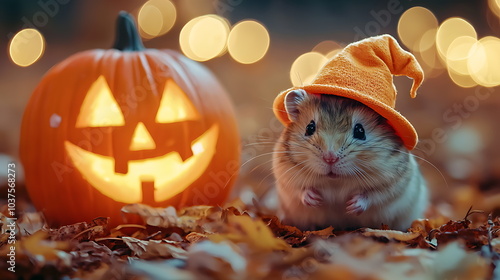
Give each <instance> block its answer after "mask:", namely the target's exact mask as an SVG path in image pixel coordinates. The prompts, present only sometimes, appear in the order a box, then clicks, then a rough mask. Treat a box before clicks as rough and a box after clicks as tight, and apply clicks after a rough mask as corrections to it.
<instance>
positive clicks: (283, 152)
mask: <svg viewBox="0 0 500 280" xmlns="http://www.w3.org/2000/svg"><path fill="white" fill-rule="evenodd" d="M288 153H289V152H287V151H273V152H268V153H263V154H260V155H256V156H254V157H252V158H251V159H248V160H247V161H245V162H244V163H243V164H242V165H241V166H240V168H241V167H244V166H245V165H246V164H248V163H249V162H250V161H252V160H255V159H257V158H260V157H263V156H268V155H273V154H288ZM294 153H295V154H305V153H302V152H294Z"/></svg>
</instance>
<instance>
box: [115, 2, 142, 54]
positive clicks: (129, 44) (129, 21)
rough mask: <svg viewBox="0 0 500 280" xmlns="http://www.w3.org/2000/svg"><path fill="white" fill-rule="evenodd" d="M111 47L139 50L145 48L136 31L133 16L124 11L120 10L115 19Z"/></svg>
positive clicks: (121, 49) (122, 49)
mask: <svg viewBox="0 0 500 280" xmlns="http://www.w3.org/2000/svg"><path fill="white" fill-rule="evenodd" d="M113 49H117V50H120V51H141V50H144V49H145V47H144V45H143V44H142V40H141V37H140V36H139V33H138V32H137V27H136V25H135V21H134V18H133V17H132V15H131V14H129V13H127V12H125V11H121V12H120V13H119V14H118V19H117V20H116V38H115V43H114V44H113Z"/></svg>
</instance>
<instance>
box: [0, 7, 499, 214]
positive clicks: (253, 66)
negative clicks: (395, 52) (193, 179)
mask: <svg viewBox="0 0 500 280" xmlns="http://www.w3.org/2000/svg"><path fill="white" fill-rule="evenodd" d="M120 10H126V11H129V12H130V13H132V14H133V15H134V16H135V17H136V19H137V21H138V23H139V26H140V29H141V35H142V37H143V40H144V41H145V43H144V44H145V45H146V47H148V48H158V49H163V48H168V49H175V50H179V51H182V52H183V53H184V54H185V55H186V56H188V57H190V58H191V59H194V60H198V61H202V63H203V64H205V65H206V66H207V67H208V68H210V69H211V70H212V71H213V72H214V73H215V74H216V75H217V76H218V77H219V79H220V80H221V82H222V83H223V84H224V86H225V87H226V89H227V90H228V92H229V93H230V96H231V98H232V100H233V102H234V106H235V108H236V113H237V121H238V124H239V129H240V133H241V139H242V149H243V158H242V164H243V166H242V170H241V174H240V179H239V181H238V183H237V186H236V192H237V193H238V194H240V195H241V194H243V195H242V197H243V198H244V199H251V198H252V197H253V196H257V198H261V199H263V198H265V196H266V194H267V193H268V190H269V188H270V186H272V182H273V178H272V175H271V173H270V172H271V171H270V159H271V156H270V154H268V153H269V152H270V151H271V150H272V141H273V139H275V138H276V137H277V135H278V134H279V132H280V130H281V126H280V124H279V122H278V121H277V120H276V119H275V118H274V115H273V114H272V110H271V106H272V102H273V100H274V97H275V96H276V94H277V93H279V92H280V91H281V90H284V89H287V88H288V87H290V86H292V85H300V84H305V83H308V81H310V80H311V79H312V78H313V77H314V75H315V73H316V71H318V69H319V68H320V67H321V65H322V64H323V63H325V62H326V61H327V60H328V59H329V58H330V57H332V56H333V55H334V54H335V53H336V52H337V51H338V50H339V49H341V48H342V47H343V46H345V45H346V44H348V43H350V42H353V41H357V40H359V39H362V38H364V37H368V36H372V35H378V34H383V33H389V34H391V35H393V36H394V37H396V38H397V39H398V40H399V41H400V42H401V44H402V45H403V46H404V47H405V48H406V49H407V50H410V51H411V52H413V53H414V54H415V55H416V57H417V58H418V60H419V61H420V63H421V65H422V67H423V68H424V71H425V74H426V81H425V82H424V85H423V86H422V87H421V89H420V90H419V95H418V97H417V98H416V99H411V98H410V97H409V94H408V93H409V88H410V86H411V80H409V79H406V78H395V83H396V86H397V88H398V92H399V95H398V96H399V98H398V103H397V108H398V109H399V110H400V111H401V112H402V113H403V115H405V116H406V117H407V118H408V119H409V120H410V121H411V122H412V123H413V125H414V126H415V127H416V129H417V131H418V132H419V135H420V143H419V146H418V148H417V150H416V151H415V154H416V155H417V156H419V157H420V158H421V159H420V163H421V166H422V169H423V171H424V173H425V174H426V177H427V178H428V181H429V184H430V188H431V190H432V193H433V201H434V205H435V209H434V210H437V211H439V212H441V213H443V214H446V215H450V216H455V217H456V216H458V217H463V216H464V215H465V212H466V211H467V209H468V208H469V207H470V206H471V205H473V206H474V208H476V209H482V210H485V211H492V210H495V209H496V208H500V192H499V190H500V188H499V187H500V145H498V141H497V137H500V134H499V130H498V128H499V125H498V123H499V121H500V93H498V92H497V91H498V90H497V86H498V85H500V39H499V38H498V37H500V20H499V18H500V1H498V0H480V1H470V0H447V1H432V0H425V1H424V0H422V1H407V0H384V1H369V0H365V1H355V2H353V1H328V0H323V1H306V0H289V1H284V0H272V1H262V0H260V1H256V0H171V1H169V0H149V1H146V0H134V1H116V0H109V1H96V0H89V1H83V0H41V1H18V0H2V1H0V36H1V37H0V38H2V39H0V48H1V52H0V53H1V58H0V166H1V168H2V169H1V170H0V191H1V192H0V193H1V195H0V198H4V196H5V194H6V191H2V190H5V188H3V187H4V184H5V183H6V181H7V180H6V179H4V177H2V176H5V173H6V170H5V169H6V168H5V166H6V165H7V162H10V161H12V160H14V161H16V160H17V158H18V142H19V128H20V124H21V119H22V115H23V110H24V107H25V106H26V103H27V101H28V99H29V97H30V95H31V92H32V91H33V89H34V88H35V87H36V85H37V83H38V82H39V81H40V79H41V77H42V76H43V75H44V73H45V72H46V71H47V70H48V69H49V68H50V67H52V66H53V65H55V64H57V63H58V62H60V61H62V60H64V59H65V58H67V57H68V56H70V55H72V54H74V53H76V52H80V51H83V50H88V49H94V48H109V47H110V46H111V45H112V42H113V40H114V28H115V19H116V15H117V14H118V12H119V11H120ZM497 36H498V37H497ZM33 141H37V140H36V139H33ZM18 180H19V181H18V186H19V187H18V188H19V191H22V180H20V179H19V178H18ZM262 201H265V199H263V200H262Z"/></svg>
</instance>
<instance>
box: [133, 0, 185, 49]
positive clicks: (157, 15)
mask: <svg viewBox="0 0 500 280" xmlns="http://www.w3.org/2000/svg"><path fill="white" fill-rule="evenodd" d="M176 18H177V11H176V9H175V6H174V4H173V3H172V2H170V1H169V0H149V1H147V2H146V3H144V5H142V7H141V9H140V10H139V14H138V15H137V23H138V25H139V32H140V33H141V36H142V37H143V38H146V39H151V38H154V37H157V36H161V35H164V34H165V33H167V32H168V31H169V30H170V29H172V27H173V26H174V23H175V20H176Z"/></svg>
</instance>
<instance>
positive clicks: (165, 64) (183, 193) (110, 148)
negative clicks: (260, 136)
mask: <svg viewBox="0 0 500 280" xmlns="http://www.w3.org/2000/svg"><path fill="white" fill-rule="evenodd" d="M120 16H123V14H121V15H120ZM99 78H101V79H102V78H104V80H105V81H106V83H107V85H108V86H109V90H110V92H111V94H112V97H113V99H114V100H115V101H116V103H117V104H118V107H119V109H120V111H121V114H122V117H123V119H124V124H123V125H113V126H105V127H92V126H91V127H77V122H79V120H78V118H79V116H80V114H81V113H82V112H81V111H82V103H83V102H84V101H85V98H86V97H87V94H88V92H89V89H90V88H91V86H92V85H93V84H94V83H95V82H96V81H97V80H98V79H99ZM101 81H102V80H101ZM169 81H170V84H172V85H173V84H175V85H177V86H178V87H179V88H180V89H181V90H182V91H183V92H184V94H185V95H186V97H187V98H188V99H189V101H190V102H191V105H192V107H194V108H195V110H196V111H197V114H198V117H197V118H196V119H194V120H193V119H191V120H184V121H182V120H181V121H170V122H169V123H159V122H158V120H157V118H156V116H157V114H158V111H159V109H160V105H161V104H160V103H161V100H162V98H163V97H164V96H163V95H164V89H165V87H166V85H167V84H168V83H169ZM172 81H173V83H172ZM173 110H174V111H175V110H176V109H173ZM179 110H180V109H179ZM139 123H142V124H143V125H144V127H145V128H146V129H147V131H148V132H149V134H150V136H151V138H152V139H153V140H154V143H155V148H148V149H142V150H141V149H136V150H131V148H130V147H131V142H132V141H133V140H132V137H133V136H134V135H135V130H136V129H137V127H138V124H139ZM214 127H216V128H217V130H213V128H214ZM210 129H212V130H211V131H212V132H213V131H216V132H217V133H216V134H215V135H216V142H214V143H216V144H215V145H216V146H215V152H214V153H213V154H212V155H211V156H210V160H209V162H208V166H207V167H206V168H205V170H201V171H200V169H202V168H201V167H199V166H196V165H194V166H192V167H191V170H187V169H186V170H187V171H186V172H187V173H186V174H188V175H186V174H184V175H185V177H186V178H188V179H189V180H191V181H192V183H190V184H189V185H188V186H181V185H182V183H179V181H177V183H176V185H175V186H168V184H163V185H162V186H158V185H155V184H156V183H157V181H159V178H157V177H160V175H158V174H156V176H157V177H153V180H152V181H151V176H152V175H151V174H149V173H148V172H149V171H145V174H144V175H145V176H146V177H145V178H146V179H144V178H143V177H142V176H139V177H140V178H139V179H140V180H141V182H142V180H145V182H144V183H143V184H142V185H138V186H137V188H142V189H141V191H139V193H140V194H141V196H140V197H139V196H137V194H136V192H135V191H134V192H131V191H130V190H131V189H130V187H131V186H135V185H137V184H135V185H134V184H132V183H131V186H128V185H127V188H129V189H126V188H123V190H124V193H135V197H133V198H130V199H128V198H127V200H124V199H116V197H118V196H120V197H126V195H127V194H123V193H121V192H122V189H121V188H120V186H118V188H116V189H115V188H114V187H113V190H112V191H110V190H109V189H104V190H103V189H102V186H100V187H101V189H99V186H96V184H95V183H91V182H90V181H89V177H88V176H86V175H84V174H82V172H80V170H82V168H86V166H87V164H89V163H88V162H87V161H86V158H84V157H83V156H81V157H80V156H77V157H76V158H75V156H73V157H71V156H70V155H69V154H68V151H69V150H68V149H69V148H67V146H71V145H70V144H73V145H74V146H77V147H79V148H80V149H81V150H82V151H88V152H90V153H92V154H95V155H97V156H99V157H103V158H104V157H105V158H107V159H112V160H113V161H114V169H115V170H113V173H114V175H116V174H119V175H118V176H125V175H127V174H128V172H129V171H130V170H131V168H132V166H133V165H129V163H130V162H139V163H142V162H146V161H148V160H149V159H152V158H159V157H161V156H164V155H166V154H169V153H170V154H173V155H175V157H177V158H178V157H180V158H182V160H185V162H188V160H189V159H190V158H191V157H193V158H194V152H193V151H194V150H195V149H194V148H193V146H192V145H193V143H195V142H194V141H195V140H196V139H198V137H201V135H204V133H205V132H207V131H209V130H210ZM212 135H214V134H213V133H212ZM20 139H21V142H20V156H21V161H22V163H23V165H24V168H25V176H26V186H27V190H28V193H29V195H30V197H31V199H32V201H33V203H34V205H35V207H36V208H37V209H38V210H40V211H42V212H43V213H44V214H45V217H46V219H47V221H48V223H49V225H51V226H59V225H65V224H71V223H76V222H82V221H90V220H92V219H93V218H96V217H100V216H105V217H110V218H111V220H110V223H111V224H112V225H117V224H119V223H122V222H123V220H122V215H121V213H120V209H121V207H122V206H124V205H126V204H128V203H135V202H138V203H146V204H149V205H151V206H162V207H166V206H169V205H172V206H175V207H184V206H189V205H197V204H209V205H221V204H222V203H223V202H224V201H225V199H226V198H227V196H228V194H229V192H230V190H231V187H232V185H233V183H234V181H235V179H236V174H237V172H238V166H239V156H240V147H239V134H238V131H237V127H236V122H235V114H234V111H233V108H232V105H231V102H230V100H229V98H228V95H227V94H226V92H225V91H224V89H223V88H222V86H221V85H220V84H219V82H218V81H217V79H216V78H215V77H214V75H213V74H212V73H211V72H210V71H209V70H208V69H207V68H205V67H204V66H203V65H201V64H199V63H197V62H194V61H192V60H189V59H188V58H186V57H184V56H182V55H181V54H179V53H177V52H175V51H172V50H156V49H140V50H123V51H122V50H116V49H109V50H91V51H86V52H82V53H78V54H75V55H73V56H71V57H69V58H67V59H66V60H64V61H63V62H61V63H59V64H58V65H56V66H54V67H53V68H52V69H51V70H49V72H48V73H47V74H46V75H45V77H44V78H43V79H42V81H41V82H40V83H39V85H38V86H37V88H36V89H35V91H34V93H33V95H32V97H31V99H30V100H29V103H28V105H27V107H26V109H25V113H24V117H23V121H22V126H21V138H20ZM198 148H199V147H198ZM204 149H205V150H208V149H209V148H207V147H206V146H205V147H204ZM197 150H199V149H197ZM199 151H201V152H199V153H200V154H202V153H203V152H204V151H203V149H202V150H199ZM81 153H83V152H81ZM77 155H80V154H78V153H77ZM205 161H206V159H205ZM193 162H194V161H193ZM148 164H151V163H148ZM164 168H165V169H164V172H163V173H164V174H162V175H161V177H162V180H163V181H168V180H170V179H172V178H175V177H176V176H177V175H178V174H176V173H175V172H172V171H171V170H169V167H168V166H165V167H164ZM94 169H95V170H97V171H98V172H103V171H102V170H103V169H104V168H103V167H102V166H98V165H97V166H95V167H94ZM169 171H170V172H169ZM189 174H201V175H199V177H198V178H193V176H194V177H196V176H195V175H193V176H191V175H189ZM114 175H110V176H111V178H112V179H113V176H114ZM148 176H149V177H148ZM153 176H155V175H153ZM115 177H116V176H115ZM136 177H138V176H135V177H134V180H135V179H137V178H136ZM167 177H168V178H167ZM112 179H111V180H112ZM172 180H173V179H172ZM189 180H187V181H189ZM184 181H186V180H184V179H182V180H181V182H184ZM123 182H124V181H122V183H123ZM125 182H126V181H125ZM134 182H135V181H134ZM148 182H149V183H148ZM151 182H152V183H151ZM106 184H107V183H106ZM165 188H175V189H176V191H175V192H172V193H169V191H168V190H167V191H165V190H166V189H165ZM160 191H163V196H162V198H161V199H158V197H156V196H155V195H156V194H157V193H159V192H160ZM105 193H108V194H105ZM109 193H111V195H109ZM120 200H121V201H120Z"/></svg>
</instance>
